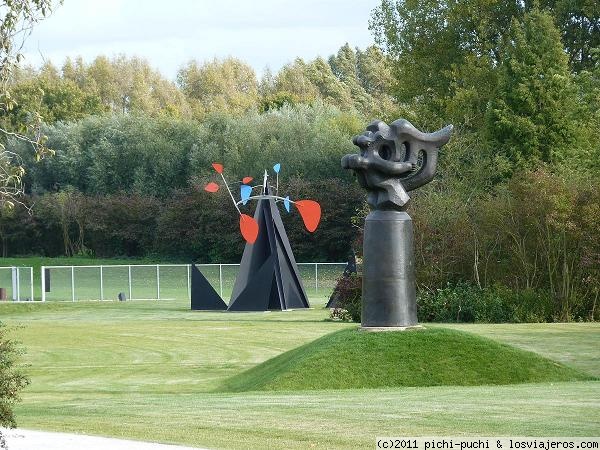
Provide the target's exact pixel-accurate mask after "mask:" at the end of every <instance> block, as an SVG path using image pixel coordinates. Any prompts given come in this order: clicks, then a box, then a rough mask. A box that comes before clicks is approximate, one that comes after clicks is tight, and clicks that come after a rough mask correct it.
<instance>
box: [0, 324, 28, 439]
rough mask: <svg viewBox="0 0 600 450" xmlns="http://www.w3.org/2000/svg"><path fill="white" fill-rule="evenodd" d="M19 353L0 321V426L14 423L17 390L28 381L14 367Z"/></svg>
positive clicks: (17, 397) (11, 425)
mask: <svg viewBox="0 0 600 450" xmlns="http://www.w3.org/2000/svg"><path fill="white" fill-rule="evenodd" d="M19 355H20V352H19V350H18V348H17V346H16V344H15V342H14V341H12V340H10V339H9V338H8V336H7V335H6V327H5V325H3V324H2V322H0V426H2V427H14V426H15V425H16V423H15V415H14V412H13V407H14V405H15V403H16V402H17V401H18V400H19V392H20V391H21V389H23V388H24V387H25V386H27V384H28V383H29V380H28V378H27V377H26V376H25V375H24V374H23V373H22V372H21V371H20V370H19V369H17V368H16V363H17V359H18V357H19ZM0 437H1V435H0Z"/></svg>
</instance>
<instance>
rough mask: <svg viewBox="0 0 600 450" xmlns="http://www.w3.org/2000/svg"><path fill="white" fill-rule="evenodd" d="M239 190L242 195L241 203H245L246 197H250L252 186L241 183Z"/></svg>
mask: <svg viewBox="0 0 600 450" xmlns="http://www.w3.org/2000/svg"><path fill="white" fill-rule="evenodd" d="M240 191H241V196H242V205H245V204H246V203H248V199H249V198H250V194H251V193H252V187H250V186H248V185H247V184H242V187H241V188H240Z"/></svg>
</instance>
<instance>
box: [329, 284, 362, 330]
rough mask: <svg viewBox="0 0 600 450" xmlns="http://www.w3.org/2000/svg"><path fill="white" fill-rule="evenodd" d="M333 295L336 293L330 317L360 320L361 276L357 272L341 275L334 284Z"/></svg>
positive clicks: (349, 320) (347, 320) (343, 319)
mask: <svg viewBox="0 0 600 450" xmlns="http://www.w3.org/2000/svg"><path fill="white" fill-rule="evenodd" d="M334 295H337V299H336V304H335V308H334V309H333V310H332V311H331V314H330V317H331V318H332V319H334V320H342V321H346V322H360V314H361V308H362V276H360V275H357V274H351V275H350V276H341V277H340V278H339V279H338V280H337V283H336V285H335V289H334Z"/></svg>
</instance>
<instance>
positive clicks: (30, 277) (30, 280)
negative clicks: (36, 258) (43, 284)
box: [29, 267, 34, 302]
mask: <svg viewBox="0 0 600 450" xmlns="http://www.w3.org/2000/svg"><path fill="white" fill-rule="evenodd" d="M29 283H30V286H31V301H32V302H33V301H34V298H33V267H30V268H29Z"/></svg>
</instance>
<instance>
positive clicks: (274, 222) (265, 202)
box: [227, 188, 310, 311]
mask: <svg viewBox="0 0 600 450" xmlns="http://www.w3.org/2000/svg"><path fill="white" fill-rule="evenodd" d="M266 194H269V189H268V188H267V190H266ZM254 220H256V222H257V223H258V227H259V228H258V230H259V231H258V238H257V239H256V242H255V243H254V244H246V247H245V248H244V254H243V255H242V262H241V264H240V271H239V273H238V276H237V278H236V280H235V285H234V287H233V293H232V295H231V301H230V302H229V308H227V309H228V311H266V310H268V309H282V310H284V309H292V308H309V307H310V305H309V303H308V297H307V296H306V292H305V290H304V286H303V285H302V280H301V278H300V272H299V271H298V266H297V265H296V260H295V258H294V254H293V252H292V248H291V246H290V242H289V240H288V237H287V234H286V232H285V228H284V227H283V222H282V221H281V216H280V215H279V209H278V208H277V205H276V204H275V201H274V200H273V199H272V198H268V199H267V198H263V199H260V200H259V201H258V205H257V206H256V212H255V213H254Z"/></svg>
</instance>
